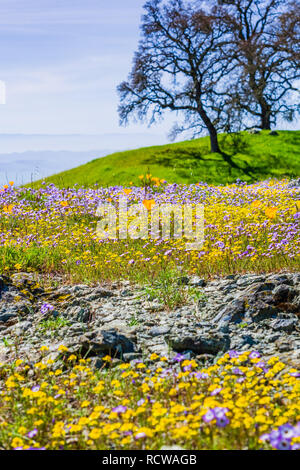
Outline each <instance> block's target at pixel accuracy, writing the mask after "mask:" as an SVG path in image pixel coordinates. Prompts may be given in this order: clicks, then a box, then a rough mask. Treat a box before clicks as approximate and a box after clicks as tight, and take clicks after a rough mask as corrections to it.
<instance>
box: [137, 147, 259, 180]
mask: <svg viewBox="0 0 300 470" xmlns="http://www.w3.org/2000/svg"><path fill="white" fill-rule="evenodd" d="M235 153H237V152H235ZM219 155H220V156H219V157H218V154H211V156H210V152H209V148H208V147H201V148H199V149H197V148H195V147H192V148H184V149H181V148H177V149H165V150H162V151H160V152H159V153H156V154H153V155H150V156H149V157H147V158H145V159H144V160H143V162H142V163H143V164H145V165H147V166H149V167H150V166H151V165H159V166H162V167H165V168H178V169H188V168H193V169H197V168H199V169H200V168H201V167H203V165H205V163H207V164H208V165H209V166H210V167H213V166H214V167H217V166H218V165H220V164H222V163H226V164H227V166H228V173H229V175H231V170H232V169H235V170H238V171H239V172H241V173H244V174H245V175H246V176H247V177H248V179H251V180H253V179H254V178H255V172H254V168H253V167H252V166H251V165H249V164H248V163H246V162H245V166H241V165H239V164H237V163H236V162H235V161H234V160H233V156H234V155H231V154H229V153H227V152H222V153H221V154H219Z"/></svg>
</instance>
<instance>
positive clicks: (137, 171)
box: [28, 131, 300, 188]
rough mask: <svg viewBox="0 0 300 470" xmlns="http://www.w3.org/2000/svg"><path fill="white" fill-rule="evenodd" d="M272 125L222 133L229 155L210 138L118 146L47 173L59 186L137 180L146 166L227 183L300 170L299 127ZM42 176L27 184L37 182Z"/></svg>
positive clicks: (166, 175)
mask: <svg viewBox="0 0 300 470" xmlns="http://www.w3.org/2000/svg"><path fill="white" fill-rule="evenodd" d="M278 134H279V135H277V136H270V135H269V132H268V131H263V132H261V133H260V134H254V135H250V134H248V133H247V132H242V133H240V134H238V135H237V134H232V135H227V134H221V135H220V144H221V148H222V151H223V152H224V153H225V154H226V156H221V155H219V154H211V153H209V139H208V137H202V138H200V139H195V140H189V141H184V142H179V143H176V144H168V145H162V146H156V147H144V148H140V149H136V150H129V151H126V152H117V153H113V154H111V155H108V156H106V157H103V158H98V159H95V160H93V161H91V162H89V163H87V164H85V165H81V166H79V167H76V168H73V169H72V170H68V171H64V172H62V173H58V174H56V175H53V176H50V177H48V178H46V179H45V181H46V182H47V183H54V184H55V185H56V186H58V187H60V188H66V187H72V186H74V184H76V183H77V184H78V185H80V186H93V185H94V184H96V183H97V184H99V185H101V186H114V185H128V184H129V182H131V181H132V182H133V184H135V185H137V184H138V183H139V179H138V176H139V175H142V174H145V173H147V172H148V171H149V172H150V173H151V174H152V175H153V176H155V177H158V178H161V179H166V180H167V181H168V182H176V183H195V182H199V181H205V182H207V183H210V184H227V183H232V182H234V181H236V179H237V178H240V179H241V180H243V181H247V182H253V181H257V180H263V179H266V178H270V177H274V178H282V177H296V176H299V175H300V131H279V132H278ZM41 182H42V180H39V181H37V182H35V183H31V184H30V185H28V186H31V187H39V186H40V184H41Z"/></svg>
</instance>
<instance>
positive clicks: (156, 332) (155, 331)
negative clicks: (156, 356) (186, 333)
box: [149, 325, 171, 336]
mask: <svg viewBox="0 0 300 470" xmlns="http://www.w3.org/2000/svg"><path fill="white" fill-rule="evenodd" d="M170 329H171V327H170V326H167V325H165V326H156V327H154V328H151V330H150V331H149V334H150V335H151V336H160V335H166V334H168V333H169V332H170Z"/></svg>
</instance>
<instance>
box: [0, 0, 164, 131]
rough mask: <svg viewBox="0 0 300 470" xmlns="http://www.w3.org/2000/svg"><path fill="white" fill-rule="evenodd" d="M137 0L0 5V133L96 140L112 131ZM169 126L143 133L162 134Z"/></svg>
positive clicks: (9, 1) (24, 0) (2, 1)
mask: <svg viewBox="0 0 300 470" xmlns="http://www.w3.org/2000/svg"><path fill="white" fill-rule="evenodd" d="M143 4H144V0H127V1H124V0H80V1H79V0H0V45H1V46H0V62H1V67H0V79H1V80H4V81H5V82H6V89H7V103H6V104H5V105H1V106H0V133H29V134H33V133H34V134H39V133H42V134H44V133H47V134H58V133H59V134H69V133H81V134H102V133H110V132H120V131H121V132H125V130H124V129H123V128H121V129H120V128H119V123H118V121H119V120H118V115H117V105H118V97H117V93H116V86H117V85H118V84H119V83H120V81H122V80H124V79H126V77H127V74H128V72H129V71H130V68H131V62H132V57H133V53H134V51H135V49H136V47H137V43H138V38H139V24H140V17H141V14H142V6H143ZM169 126H170V121H169V122H168V123H164V124H163V125H160V126H156V127H154V128H152V129H151V130H149V129H147V127H145V126H140V125H132V126H130V128H129V129H128V131H129V132H144V131H145V130H146V131H147V132H150V133H151V134H153V132H154V133H158V134H165V133H166V132H167V130H168V129H169Z"/></svg>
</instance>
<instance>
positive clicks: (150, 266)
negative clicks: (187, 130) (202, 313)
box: [0, 175, 300, 280]
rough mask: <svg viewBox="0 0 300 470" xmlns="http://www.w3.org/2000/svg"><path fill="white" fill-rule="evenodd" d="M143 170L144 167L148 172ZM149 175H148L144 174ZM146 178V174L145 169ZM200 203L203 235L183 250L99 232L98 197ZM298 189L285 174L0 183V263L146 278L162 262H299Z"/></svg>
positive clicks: (233, 266) (235, 265)
mask: <svg viewBox="0 0 300 470" xmlns="http://www.w3.org/2000/svg"><path fill="white" fill-rule="evenodd" d="M146 176H147V175H146ZM148 176H149V175H148ZM151 178H152V177H151ZM120 196H122V197H126V198H127V202H128V207H130V206H132V205H134V204H137V203H144V206H145V207H146V208H147V209H148V210H150V209H151V208H152V207H153V206H154V205H155V204H164V203H171V204H173V203H174V204H185V203H187V204H191V205H196V204H204V207H205V241H204V245H203V247H202V249H201V251H187V250H186V240H185V239H184V238H182V239H176V238H173V239H172V238H171V239H169V240H165V239H162V238H161V239H160V238H158V239H156V240H151V239H150V238H148V239H146V240H132V239H125V240H107V239H106V240H99V238H98V237H97V233H96V226H97V221H98V218H97V216H96V210H97V207H98V206H99V204H100V203H101V204H105V203H112V204H114V205H115V206H116V207H117V206H118V201H119V198H120ZM299 216H300V192H299V189H297V188H291V187H290V186H289V184H288V181H285V180H283V181H265V182H260V183H256V184H251V185H247V184H239V183H237V184H232V185H228V186H209V185H208V184H205V183H199V184H192V185H178V184H166V183H165V182H163V183H160V185H158V184H156V185H153V186H147V187H134V186H131V188H130V189H127V188H124V187H120V186H114V187H110V188H97V187H96V188H76V187H75V188H73V189H58V188H56V187H55V186H54V185H49V186H46V185H44V186H43V187H42V188H41V189H29V188H14V187H13V186H6V187H5V188H4V189H3V190H1V191H0V233H1V236H0V268H1V269H4V270H7V271H9V270H16V269H17V270H24V269H27V270H28V269H33V270H42V271H46V272H49V271H56V272H62V273H65V274H68V275H71V276H73V277H75V278H76V279H82V278H84V279H97V278H99V277H101V278H103V277H106V278H111V279H112V278H119V276H120V272H121V273H122V276H123V277H127V278H130V279H134V280H136V279H145V278H147V276H149V277H150V276H152V277H153V275H155V274H156V273H157V272H159V271H160V270H161V269H165V268H166V267H170V268H174V267H175V268H176V269H177V268H178V267H180V269H181V270H186V272H189V273H192V274H193V273H195V274H199V275H206V274H212V273H216V274H217V273H222V274H226V273H232V272H244V271H245V270H250V271H261V270H264V271H272V270H276V269H282V268H287V269H290V270H292V269H297V268H299V254H300V236H299V235H300V229H299V220H300V219H299Z"/></svg>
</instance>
